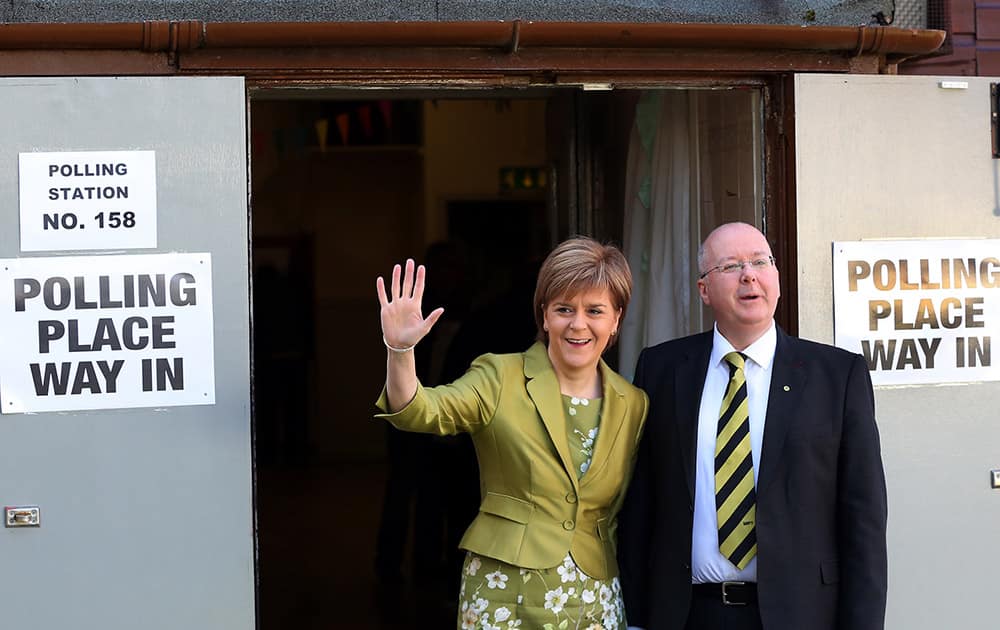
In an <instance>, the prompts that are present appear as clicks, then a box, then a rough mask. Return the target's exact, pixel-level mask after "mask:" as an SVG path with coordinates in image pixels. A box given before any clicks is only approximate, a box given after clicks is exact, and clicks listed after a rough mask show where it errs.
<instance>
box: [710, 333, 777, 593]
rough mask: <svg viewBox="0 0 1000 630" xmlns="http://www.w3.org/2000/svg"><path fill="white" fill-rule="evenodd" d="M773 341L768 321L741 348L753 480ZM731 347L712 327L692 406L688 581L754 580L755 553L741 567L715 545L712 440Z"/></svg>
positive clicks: (757, 458) (758, 451)
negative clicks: (701, 384)
mask: <svg viewBox="0 0 1000 630" xmlns="http://www.w3.org/2000/svg"><path fill="white" fill-rule="evenodd" d="M777 342H778V335H777V332H775V328H774V322H772V323H771V327H770V328H769V329H768V331H767V332H766V333H764V334H763V335H762V336H761V337H760V338H759V339H757V341H755V342H753V344H751V345H750V346H748V347H747V348H746V349H745V350H743V351H742V352H743V354H744V355H746V356H747V359H748V360H747V361H746V365H745V366H744V372H745V374H746V382H747V404H748V406H749V411H750V450H751V453H752V455H753V478H754V485H756V483H757V472H758V471H759V470H760V450H761V444H762V442H763V438H764V416H765V415H766V414H767V396H768V391H769V389H770V387H771V369H772V366H773V364H774V349H775V346H776V344H777ZM733 351H735V348H733V346H732V344H730V343H729V341H727V340H726V338H725V337H723V336H722V334H721V333H720V332H719V328H718V326H716V327H715V336H714V338H713V341H712V356H711V357H710V358H709V360H708V372H707V373H706V374H705V389H704V390H703V391H702V394H701V406H700V407H699V410H698V447H697V454H696V455H697V462H696V464H695V465H696V472H695V482H694V490H695V492H694V495H695V496H694V530H693V533H692V540H691V582H692V583H694V584H702V583H705V582H727V581H744V582H756V581H757V557H756V556H754V558H753V559H752V560H750V563H749V564H748V565H747V566H746V568H744V569H743V570H742V571H741V570H739V569H737V568H736V567H735V566H734V565H733V564H732V563H731V562H730V561H729V560H728V559H726V558H725V556H723V555H722V553H721V552H720V551H719V530H718V521H717V518H716V508H715V442H716V435H717V433H718V425H719V410H720V409H721V407H722V398H723V396H724V395H725V393H726V387H727V386H728V385H729V363H728V362H727V361H726V360H725V356H726V355H727V354H729V353H730V352H733Z"/></svg>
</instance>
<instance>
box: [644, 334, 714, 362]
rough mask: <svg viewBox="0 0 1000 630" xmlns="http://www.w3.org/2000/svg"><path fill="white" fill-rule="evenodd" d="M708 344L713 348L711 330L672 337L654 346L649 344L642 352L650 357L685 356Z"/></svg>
mask: <svg viewBox="0 0 1000 630" xmlns="http://www.w3.org/2000/svg"><path fill="white" fill-rule="evenodd" d="M706 344H707V347H709V348H711V344H712V331H711V330H708V331H705V332H701V333H697V334H694V335H688V336H686V337H678V338H676V339H670V340H668V341H664V342H662V343H658V344H656V345H654V346H649V347H647V348H645V349H644V350H643V351H642V354H643V355H644V356H645V357H646V358H648V359H658V360H666V359H671V358H675V357H680V356H685V355H687V354H688V353H690V352H691V351H692V350H701V349H704V348H705V347H706Z"/></svg>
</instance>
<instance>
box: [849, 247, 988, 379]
mask: <svg viewBox="0 0 1000 630" xmlns="http://www.w3.org/2000/svg"><path fill="white" fill-rule="evenodd" d="M833 297H834V337H835V340H836V344H837V345H838V346H840V347H841V348H845V349H847V350H851V351H852V352H858V353H860V354H862V355H864V357H865V360H866V361H867V362H868V367H869V369H870V370H871V376H872V382H873V383H874V384H875V385H905V384H926V383H954V382H968V381H996V380H1000V369H998V367H997V363H998V362H1000V357H996V359H997V360H994V356H993V344H992V339H993V336H994V335H996V334H997V333H998V332H1000V240H996V239H991V240H987V239H982V240H971V239H970V240H920V241H860V242H838V243H834V244H833Z"/></svg>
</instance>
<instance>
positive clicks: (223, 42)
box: [0, 20, 945, 57]
mask: <svg viewBox="0 0 1000 630" xmlns="http://www.w3.org/2000/svg"><path fill="white" fill-rule="evenodd" d="M944 38H945V32H944V31H936V30H915V29H899V28H893V27H883V26H856V27H851V26H788V25H746V24H675V23H638V24H626V23H619V22H522V21H519V20H515V21H512V22H202V21H198V20H184V21H165V20H164V21H147V22H133V23H103V24H101V23H77V24H48V23H45V24H43V23H27V24H26V23H16V24H0V50H136V51H143V52H165V51H166V52H173V53H177V52H185V51H193V50H205V49H225V48H242V49H258V48H260V49H274V48H355V47H365V48H432V49H433V48H485V49H495V50H496V51H497V52H505V53H508V54H510V53H515V52H518V51H520V50H524V49H534V50H539V49H548V48H552V49H582V48H600V49H633V50H635V49H692V50H705V49H713V50H756V51H769V50H775V51H777V50H786V51H824V52H840V53H844V54H849V55H853V56H859V55H886V56H906V57H910V56H915V55H925V54H929V53H932V52H934V51H935V50H937V49H938V48H939V47H940V46H941V44H942V43H943V42H944Z"/></svg>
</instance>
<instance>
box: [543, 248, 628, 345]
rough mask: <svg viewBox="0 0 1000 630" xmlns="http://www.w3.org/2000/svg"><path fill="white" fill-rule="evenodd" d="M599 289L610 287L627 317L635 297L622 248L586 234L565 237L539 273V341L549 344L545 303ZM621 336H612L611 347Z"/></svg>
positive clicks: (623, 315) (622, 314) (613, 297)
mask: <svg viewBox="0 0 1000 630" xmlns="http://www.w3.org/2000/svg"><path fill="white" fill-rule="evenodd" d="M592 289H596V290H598V291H600V290H602V289H607V290H608V293H610V294H611V300H612V301H613V302H614V307H615V308H617V309H619V310H620V311H621V319H622V320H624V319H625V311H626V309H627V308H628V302H629V299H630V298H631V297H632V271H631V269H629V266H628V261H627V260H625V256H624V255H623V254H622V252H621V250H620V249H618V248H617V247H615V246H614V245H602V244H601V243H598V242H597V241H595V240H594V239H592V238H590V237H587V236H576V237H573V238H571V239H568V240H565V241H563V242H562V243H560V244H559V245H557V246H556V248H555V249H553V250H552V252H551V253H549V255H548V257H546V258H545V262H543V263H542V268H541V269H540V270H539V272H538V282H537V283H536V284H535V300H534V304H533V306H534V310H535V325H536V326H537V327H538V340H539V341H544V342H545V343H548V341H549V339H548V333H547V332H545V319H544V311H545V305H546V304H548V303H549V302H551V301H552V300H554V299H556V298H558V297H561V296H569V297H572V296H575V295H578V294H580V293H583V292H586V291H590V290H592ZM617 339H618V335H615V336H614V337H612V338H611V343H609V344H608V347H609V348H610V347H611V346H612V345H613V344H614V342H615V341H617Z"/></svg>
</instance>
